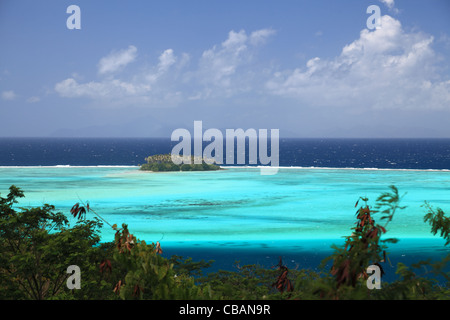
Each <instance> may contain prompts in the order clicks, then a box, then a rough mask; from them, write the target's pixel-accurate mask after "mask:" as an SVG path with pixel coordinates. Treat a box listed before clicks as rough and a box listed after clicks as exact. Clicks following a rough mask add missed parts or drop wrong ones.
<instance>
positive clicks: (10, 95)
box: [2, 90, 17, 101]
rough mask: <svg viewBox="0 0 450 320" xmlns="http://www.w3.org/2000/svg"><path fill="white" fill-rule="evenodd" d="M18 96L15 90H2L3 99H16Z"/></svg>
mask: <svg viewBox="0 0 450 320" xmlns="http://www.w3.org/2000/svg"><path fill="white" fill-rule="evenodd" d="M16 97H17V95H16V94H15V93H14V91H13V90H8V91H3V92H2V99H3V100H10V101H11V100H14V99H15V98H16Z"/></svg>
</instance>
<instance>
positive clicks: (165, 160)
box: [140, 154, 221, 172]
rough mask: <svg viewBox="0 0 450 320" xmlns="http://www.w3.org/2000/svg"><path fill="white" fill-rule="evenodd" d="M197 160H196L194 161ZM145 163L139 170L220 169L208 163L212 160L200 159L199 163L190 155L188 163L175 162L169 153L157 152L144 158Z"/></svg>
mask: <svg viewBox="0 0 450 320" xmlns="http://www.w3.org/2000/svg"><path fill="white" fill-rule="evenodd" d="M195 160H197V161H195ZM145 161H147V163H145V164H142V165H141V166H140V167H141V170H144V171H152V172H164V171H213V170H220V169H221V167H220V166H218V165H216V164H215V163H211V164H210V163H209V162H213V161H207V162H208V163H207V162H205V159H203V158H202V159H201V164H200V163H199V162H200V161H199V159H196V158H195V157H194V156H191V162H190V163H181V164H175V163H174V162H173V161H172V157H171V155H170V154H157V155H153V156H149V157H147V158H145Z"/></svg>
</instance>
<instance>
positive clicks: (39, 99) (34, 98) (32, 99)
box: [27, 96, 41, 103]
mask: <svg viewBox="0 0 450 320" xmlns="http://www.w3.org/2000/svg"><path fill="white" fill-rule="evenodd" d="M39 101H41V98H39V97H37V96H33V97H29V98H28V99H27V102H29V103H36V102H39Z"/></svg>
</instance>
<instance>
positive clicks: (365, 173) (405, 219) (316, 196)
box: [0, 166, 450, 268]
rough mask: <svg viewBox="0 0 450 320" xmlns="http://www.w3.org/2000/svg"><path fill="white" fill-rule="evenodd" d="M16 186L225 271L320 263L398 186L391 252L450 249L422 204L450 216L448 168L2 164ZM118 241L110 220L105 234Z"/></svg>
mask: <svg viewBox="0 0 450 320" xmlns="http://www.w3.org/2000/svg"><path fill="white" fill-rule="evenodd" d="M12 184H14V185H16V186H18V187H20V188H21V189H22V190H23V191H24V192H25V198H23V199H21V200H20V202H19V204H18V205H17V206H22V207H28V206H41V205H43V204H44V203H49V204H53V205H55V207H56V210H58V211H61V212H64V213H66V214H67V215H68V216H70V212H69V211H70V208H71V207H72V206H73V205H74V204H75V203H77V202H80V201H84V202H87V201H89V203H90V206H91V208H92V209H93V210H94V211H95V212H97V213H99V214H100V215H101V216H102V217H103V218H104V219H105V220H107V221H108V222H109V223H110V224H117V225H118V226H120V225H121V224H122V223H126V224H128V227H129V229H130V231H131V232H132V233H133V234H134V235H136V236H137V238H139V239H141V240H145V241H147V242H156V241H160V242H161V244H162V246H163V249H164V253H165V255H170V254H177V255H182V256H193V257H194V258H198V259H205V260H209V259H213V260H215V261H216V262H217V263H216V266H217V267H218V268H219V267H224V268H226V267H230V266H231V265H232V264H233V263H234V262H235V261H236V260H240V264H241V265H242V264H245V263H260V264H268V265H275V264H276V263H277V262H278V257H279V256H281V257H283V260H284V261H285V263H287V264H288V265H290V266H291V267H293V266H303V267H305V266H306V267H314V266H317V265H318V264H319V263H320V260H321V259H323V258H324V257H325V256H326V255H328V254H330V253H331V252H332V251H331V249H330V246H331V245H332V244H339V243H342V241H343V238H342V237H344V236H347V235H349V234H350V233H351V228H352V227H353V226H354V222H355V212H356V209H355V207H354V205H355V202H356V201H357V200H358V198H359V197H360V196H365V197H368V198H369V204H372V205H373V204H375V200H376V198H377V197H378V195H380V194H381V193H382V192H386V191H389V188H388V187H389V186H390V185H395V186H396V187H397V188H398V189H399V191H400V193H401V194H404V193H406V194H405V196H404V198H403V201H402V205H405V206H407V208H406V209H404V210H401V211H398V212H397V213H396V215H395V217H394V219H393V221H392V222H391V223H390V224H389V226H388V233H387V234H386V237H389V238H390V237H396V238H399V239H400V241H399V242H398V243H397V244H394V245H391V246H390V248H389V252H390V253H391V257H392V258H391V260H392V261H393V263H394V264H395V262H399V261H402V262H403V261H405V262H406V261H409V260H408V259H412V260H411V261H413V260H414V259H416V258H417V259H418V258H424V257H427V256H430V257H434V258H437V257H440V256H442V255H444V254H446V253H448V252H449V250H448V249H446V248H445V247H444V243H445V242H444V241H443V240H442V239H441V238H439V237H438V236H433V235H432V234H431V233H430V226H429V225H428V224H425V223H424V222H423V216H424V215H425V213H426V210H425V208H423V207H422V205H423V204H424V201H425V200H426V201H428V202H430V203H431V204H432V205H433V206H435V207H440V208H442V209H443V210H444V211H445V212H450V193H449V191H450V172H449V171H441V170H436V171H433V170H422V171H420V170H377V169H365V170H363V169H326V168H280V169H279V171H278V173H277V174H275V175H261V174H260V170H259V169H258V168H227V169H226V170H221V171H214V172H171V173H150V172H142V171H140V170H139V169H138V167H135V166H109V167H108V166H99V167H71V166H56V167H0V192H1V194H2V196H5V195H6V194H7V192H8V188H9V186H10V185H12ZM91 215H92V213H91ZM91 217H94V215H92V216H91ZM375 219H376V216H375ZM71 221H73V222H74V219H71ZM113 237H114V232H113V230H111V228H109V227H108V225H106V224H105V225H104V227H103V229H102V240H103V241H112V240H113ZM417 259H416V260H417Z"/></svg>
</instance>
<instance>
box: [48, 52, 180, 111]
mask: <svg viewBox="0 0 450 320" xmlns="http://www.w3.org/2000/svg"><path fill="white" fill-rule="evenodd" d="M135 52H136V49H135V47H134V46H130V47H129V48H128V49H126V50H121V51H119V52H118V53H114V54H111V55H108V56H107V57H105V58H102V59H101V60H100V62H99V67H100V68H99V71H101V72H100V73H102V74H103V73H107V72H110V73H112V72H113V71H115V70H118V69H119V68H121V67H123V66H125V65H126V64H128V63H130V62H131V61H132V60H134V58H133V57H134V56H135ZM177 60H178V59H177V57H176V56H175V54H174V52H173V50H172V49H167V50H165V51H164V52H163V53H162V54H161V55H160V56H159V58H158V63H157V64H156V65H155V66H154V67H152V68H150V69H149V68H142V69H141V71H140V72H139V73H137V74H134V75H133V76H131V78H130V79H128V80H124V79H118V78H117V75H114V74H111V75H110V76H108V77H106V78H103V79H101V80H100V81H89V82H84V83H83V82H80V80H79V79H77V78H80V77H79V76H78V75H77V77H71V78H68V79H65V80H63V81H60V82H58V83H57V84H56V85H55V87H54V89H55V91H56V92H57V93H58V94H59V95H60V96H62V97H66V98H81V97H85V98H90V99H92V100H102V101H107V102H108V104H109V105H116V106H120V105H126V104H127V103H130V102H133V103H140V104H145V103H148V102H149V101H158V102H160V101H161V99H162V98H161V99H160V97H166V98H167V97H169V98H170V99H171V97H177V98H178V95H179V94H178V93H176V92H175V93H173V94H172V93H170V92H167V90H168V88H169V86H168V87H167V89H166V87H165V86H164V85H162V84H159V83H158V82H159V81H161V78H162V77H163V76H164V75H166V74H168V71H169V70H170V68H171V67H172V66H173V65H175V64H176V63H177ZM187 60H188V57H187V56H186V55H183V56H182V58H181V61H180V63H181V64H186V63H187ZM158 99H159V100H158Z"/></svg>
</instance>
